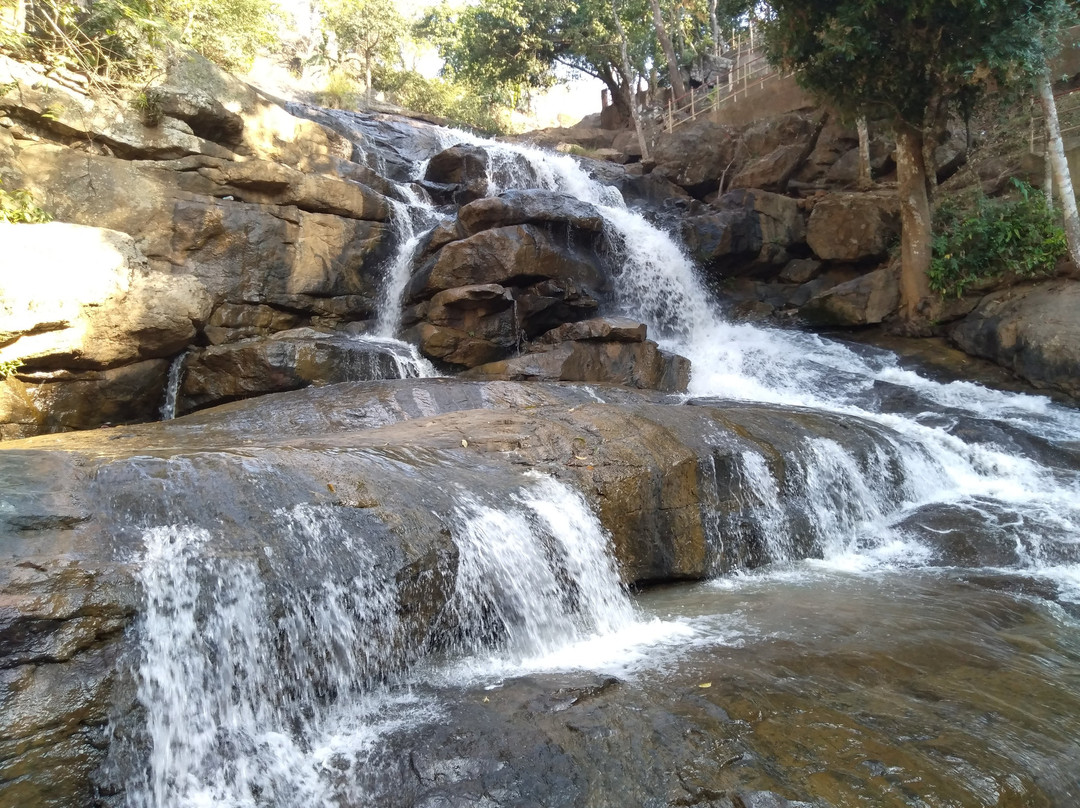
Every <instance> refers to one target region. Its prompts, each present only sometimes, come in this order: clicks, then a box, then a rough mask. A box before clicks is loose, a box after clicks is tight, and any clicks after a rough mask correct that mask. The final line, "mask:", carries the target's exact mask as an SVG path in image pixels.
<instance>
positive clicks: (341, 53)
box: [312, 0, 408, 72]
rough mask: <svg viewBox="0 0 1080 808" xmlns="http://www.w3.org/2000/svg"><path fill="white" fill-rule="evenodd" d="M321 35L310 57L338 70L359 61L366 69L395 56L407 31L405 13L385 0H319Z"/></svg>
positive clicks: (390, 59)
mask: <svg viewBox="0 0 1080 808" xmlns="http://www.w3.org/2000/svg"><path fill="white" fill-rule="evenodd" d="M316 8H318V10H319V13H320V14H321V15H322V24H321V28H322V36H321V40H320V41H319V43H317V45H316V51H315V55H314V58H313V60H312V61H314V62H317V63H322V64H326V65H329V66H330V67H331V68H332V69H333V70H335V71H341V70H343V69H344V68H346V66H348V65H350V64H351V63H359V64H360V65H362V66H363V68H364V70H365V72H374V69H375V67H376V65H378V64H387V63H390V62H392V61H394V60H395V59H397V58H398V55H399V49H400V47H401V41H402V39H403V38H404V37H405V34H406V33H407V31H408V25H407V24H406V22H405V19H404V17H402V16H401V14H399V13H398V11H397V9H396V8H395V7H394V4H393V3H392V2H389V1H388V0H318V2H317V3H316Z"/></svg>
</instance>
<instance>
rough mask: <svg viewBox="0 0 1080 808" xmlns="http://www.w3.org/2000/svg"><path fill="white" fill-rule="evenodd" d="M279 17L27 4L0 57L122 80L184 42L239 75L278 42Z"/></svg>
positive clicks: (236, 2)
mask: <svg viewBox="0 0 1080 808" xmlns="http://www.w3.org/2000/svg"><path fill="white" fill-rule="evenodd" d="M3 2H11V0H3ZM276 15H277V7H276V6H275V5H274V4H273V2H272V0H89V2H84V1H83V0H33V2H29V0H28V1H27V14H26V31H25V33H24V34H16V33H14V32H10V31H9V32H7V33H6V34H4V36H3V37H0V50H2V51H6V52H8V53H12V54H14V55H16V56H20V57H26V58H30V59H34V60H36V61H41V62H43V63H45V64H48V65H54V66H61V67H67V68H71V69H74V70H79V71H81V72H84V73H86V74H87V75H88V76H90V77H91V78H95V79H96V78H104V79H106V80H117V79H126V78H132V77H143V78H145V77H146V76H148V75H150V74H152V73H153V72H155V71H156V70H157V69H159V67H160V61H161V59H162V55H163V53H164V47H165V45H166V44H167V43H168V42H179V43H181V44H183V45H186V46H188V47H191V48H193V49H194V50H196V51H198V52H199V53H201V54H203V55H204V56H206V57H207V58H209V59H211V60H212V61H215V62H217V63H218V64H220V65H222V66H223V67H226V68H229V69H239V68H245V67H247V66H249V65H250V64H251V61H252V59H253V58H254V57H255V54H256V52H257V51H258V49H259V48H261V47H264V46H268V45H271V44H272V43H274V42H275V41H276Z"/></svg>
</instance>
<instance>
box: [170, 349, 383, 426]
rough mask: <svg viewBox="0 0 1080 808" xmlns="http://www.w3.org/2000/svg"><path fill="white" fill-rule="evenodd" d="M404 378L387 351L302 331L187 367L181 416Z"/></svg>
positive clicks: (203, 357) (206, 354)
mask: <svg viewBox="0 0 1080 808" xmlns="http://www.w3.org/2000/svg"><path fill="white" fill-rule="evenodd" d="M402 375H403V372H402V368H401V366H400V364H399V362H398V361H397V360H396V359H395V357H394V355H393V354H392V353H391V352H390V351H388V349H387V348H386V347H385V346H382V345H379V344H378V343H372V342H368V341H366V340H364V339H362V338H356V337H351V336H349V335H346V334H340V333H330V332H324V331H318V330H316V329H312V328H298V329H292V330H289V331H281V332H279V333H276V334H273V335H271V336H269V337H253V338H249V339H244V340H240V341H239V342H233V343H230V344H228V345H216V346H212V347H210V348H206V349H204V350H202V351H198V352H197V353H193V354H191V355H190V356H189V357H188V359H187V360H186V361H185V363H184V370H183V377H182V378H183V382H182V385H181V388H180V395H179V398H178V401H177V411H178V412H180V413H184V412H190V411H192V410H196V409H202V408H204V407H209V406H214V405H216V404H222V403H224V402H227V401H234V400H236V399H241V398H250V397H252V396H261V395H266V394H267V393H277V392H281V391H284V390H296V389H299V388H302V387H307V386H308V385H311V384H335V383H338V382H348V381H363V380H370V379H396V378H399V377H401V376H402Z"/></svg>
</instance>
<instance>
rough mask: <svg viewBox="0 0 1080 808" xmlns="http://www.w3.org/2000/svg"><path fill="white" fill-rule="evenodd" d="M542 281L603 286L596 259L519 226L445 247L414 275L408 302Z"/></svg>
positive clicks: (530, 227)
mask: <svg viewBox="0 0 1080 808" xmlns="http://www.w3.org/2000/svg"><path fill="white" fill-rule="evenodd" d="M543 279H551V280H556V281H571V282H573V283H575V284H579V285H580V286H582V287H583V288H585V289H589V290H600V289H604V288H606V285H607V284H606V279H605V277H604V275H603V273H602V272H601V271H600V269H599V268H598V266H597V265H596V263H595V258H592V257H589V256H587V255H585V254H583V252H582V251H579V250H577V249H575V248H574V246H573V245H571V246H570V247H567V246H566V245H565V243H557V242H556V241H555V239H553V238H552V237H551V236H550V235H549V234H548V232H547V231H546V230H544V229H541V228H540V227H538V226H536V225H530V224H522V225H513V226H509V227H496V228H493V229H491V230H484V231H482V232H480V233H477V234H476V235H475V236H470V237H469V238H466V239H462V240H460V241H454V242H451V243H450V244H447V245H446V246H445V247H443V248H442V249H441V250H440V251H439V252H438V254H437V255H436V256H435V258H433V259H431V260H430V261H428V263H427V264H426V265H425V266H423V267H422V268H421V269H420V270H419V271H418V272H417V273H416V274H415V275H414V276H413V278H412V280H411V281H410V282H409V286H408V288H407V290H406V300H407V302H415V301H417V300H420V299H424V298H428V297H431V296H432V295H434V294H435V293H436V292H441V291H444V290H446V289H453V288H456V287H459V286H474V285H482V284H492V283H494V284H500V285H503V286H509V285H522V286H524V285H526V284H532V283H536V282H537V281H541V280H543Z"/></svg>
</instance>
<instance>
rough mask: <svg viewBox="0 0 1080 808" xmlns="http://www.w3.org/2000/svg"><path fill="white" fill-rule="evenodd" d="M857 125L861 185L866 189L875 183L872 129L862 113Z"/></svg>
mask: <svg viewBox="0 0 1080 808" xmlns="http://www.w3.org/2000/svg"><path fill="white" fill-rule="evenodd" d="M855 126H856V128H857V129H858V130H859V187H860V188H864V189H865V188H869V187H870V186H871V185H872V184H873V179H872V178H871V176H870V130H869V128H868V127H867V125H866V116H865V115H860V116H859V119H858V120H857V121H856V122H855Z"/></svg>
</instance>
